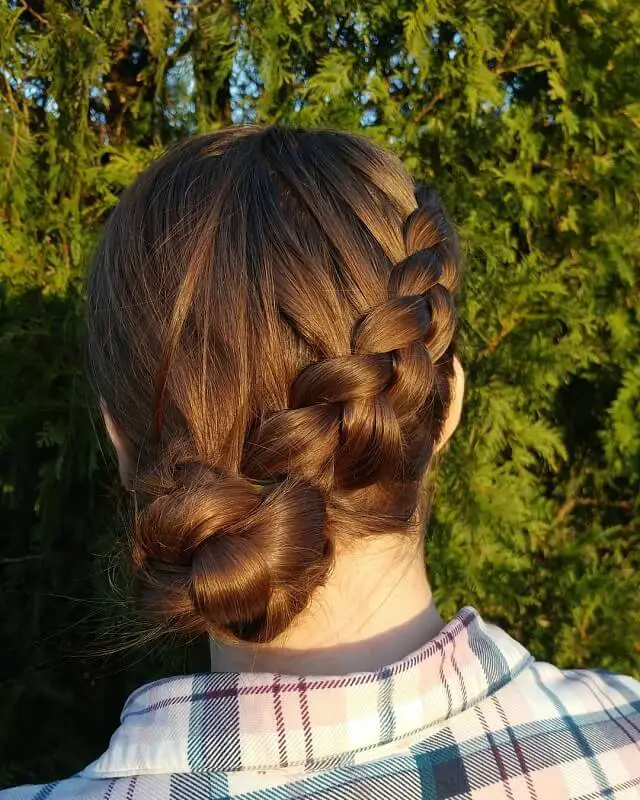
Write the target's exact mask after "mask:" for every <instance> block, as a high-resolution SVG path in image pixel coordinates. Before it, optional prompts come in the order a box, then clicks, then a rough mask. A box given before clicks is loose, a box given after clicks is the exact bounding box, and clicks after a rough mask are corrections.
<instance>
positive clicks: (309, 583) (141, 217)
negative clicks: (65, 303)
mask: <svg viewBox="0 0 640 800" xmlns="http://www.w3.org/2000/svg"><path fill="white" fill-rule="evenodd" d="M458 278H459V263H458V253H457V247H456V240H455V235H454V233H453V231H452V230H451V228H450V226H449V224H448V222H447V220H446V218H445V216H444V213H443V211H442V208H441V207H440V204H439V201H438V198H437V196H436V195H435V193H434V192H432V191H427V190H418V191H417V192H416V189H415V187H414V184H413V182H412V180H411V179H410V178H409V177H408V176H407V175H406V173H405V172H404V171H403V170H402V168H401V166H400V165H399V163H398V162H397V161H396V160H395V159H394V158H393V157H392V156H390V155H388V154H387V153H385V152H383V151H381V150H379V149H378V148H376V147H375V146H373V145H372V144H370V143H369V142H367V141H366V140H364V139H361V138H357V137H353V136H349V135H345V134H339V133H334V132H327V131H302V130H283V129H277V128H263V129H253V128H234V129H228V130H226V131H223V132H220V133H215V134H210V135H205V136H200V137H196V138H193V139H190V140H188V141H186V142H184V143H182V144H180V145H179V146H177V147H175V148H174V149H172V150H171V151H169V152H168V153H167V154H166V155H165V156H163V157H162V158H161V159H159V160H158V161H157V162H155V163H154V164H153V165H152V166H151V167H150V168H149V169H147V170H146V171H145V172H144V173H143V174H142V175H141V176H140V177H139V178H138V179H137V181H136V182H135V183H134V184H133V186H132V187H131V188H130V189H129V190H128V191H127V192H126V193H125V194H124V196H123V198H122V200H121V202H120V204H119V206H118V207H117V208H116V210H115V211H114V212H113V214H112V216H111V218H110V220H109V222H108V224H107V228H106V231H105V234H104V237H103V239H102V241H101V243H100V245H99V247H98V250H97V253H96V257H95V263H94V267H93V271H92V275H91V279H90V284H89V306H88V322H89V347H90V359H91V365H92V375H93V379H94V382H95V384H96V388H97V390H98V392H99V394H100V396H101V398H102V402H103V404H104V406H105V408H106V410H107V413H108V417H109V420H110V424H111V426H112V429H113V431H114V436H115V437H117V439H118V440H119V442H120V445H121V450H122V451H123V452H124V453H126V462H127V464H128V467H127V473H128V474H127V480H128V483H129V484H130V486H131V488H133V489H134V490H135V491H136V496H137V500H138V511H137V513H136V520H135V525H134V531H133V537H132V538H133V562H134V568H135V571H136V575H137V579H138V586H139V601H140V604H141V606H142V610H143V611H144V612H145V613H146V614H148V615H150V616H152V617H153V618H154V619H155V620H156V621H157V622H158V623H159V624H160V625H162V626H165V627H167V628H169V629H172V630H185V631H189V632H197V631H208V632H210V633H213V634H217V635H219V636H226V637H229V638H237V639H241V640H248V641H269V640H271V639H273V638H274V637H275V636H278V635H279V634H280V633H282V632H283V631H284V630H285V629H286V628H287V627H288V625H289V624H290V622H291V621H292V620H293V618H294V617H295V616H296V614H298V613H299V612H300V611H301V610H302V609H303V608H304V607H305V606H306V605H307V603H308V602H309V599H310V597H311V594H312V593H313V591H314V589H316V588H317V587H318V586H319V585H321V584H322V583H323V582H324V581H325V580H326V578H327V576H328V574H329V572H330V570H331V567H332V561H333V555H334V547H335V542H336V539H337V538H338V537H339V538H340V539H341V540H343V539H349V538H353V537H357V536H360V537H361V536H366V535H375V534H382V533H384V534H385V535H398V536H402V535H404V536H409V535H413V533H414V532H415V529H416V525H417V524H418V523H419V521H420V516H421V514H422V505H423V503H422V502H421V498H423V497H424V492H423V486H424V478H425V475H426V473H427V470H428V467H429V464H430V462H431V459H432V456H433V454H434V452H435V449H436V447H437V444H438V442H439V441H440V440H441V439H442V436H443V428H444V425H445V420H446V418H447V413H448V411H449V405H450V402H451V389H452V378H453V371H454V362H453V338H454V335H455V331H456V313H455V307H454V301H453V292H454V290H455V288H456V286H457V283H458Z"/></svg>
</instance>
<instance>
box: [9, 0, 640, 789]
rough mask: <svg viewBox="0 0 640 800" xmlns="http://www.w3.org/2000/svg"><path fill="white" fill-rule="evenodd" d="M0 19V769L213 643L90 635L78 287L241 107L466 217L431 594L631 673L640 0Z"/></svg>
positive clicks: (323, 4)
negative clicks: (125, 212)
mask: <svg viewBox="0 0 640 800" xmlns="http://www.w3.org/2000/svg"><path fill="white" fill-rule="evenodd" d="M0 31H1V37H2V39H1V44H0V67H1V68H0V91H1V99H0V104H1V105H0V172H1V174H2V181H1V188H0V364H1V380H0V513H1V525H0V586H1V590H0V619H1V620H2V641H1V643H0V652H2V658H1V660H0V670H1V672H2V688H1V695H0V753H2V757H1V766H0V785H6V784H9V783H15V782H22V781H34V780H35V781H45V780H48V779H50V778H53V777H60V776H62V775H64V774H65V773H69V772H71V771H72V770H75V769H77V768H79V767H80V766H82V765H83V764H84V763H86V762H88V761H89V760H91V759H93V758H94V757H95V756H97V755H98V753H99V751H100V750H101V749H102V748H103V747H104V746H105V745H106V743H107V740H108V736H109V733H110V732H111V730H112V729H113V727H114V726H115V725H116V723H117V716H118V713H119V709H120V706H121V703H122V702H123V700H124V699H125V696H126V694H127V692H128V691H129V690H130V689H131V688H133V686H135V685H136V684H138V683H140V682H143V681H145V680H148V679H150V678H152V677H154V676H157V675H160V674H167V673H169V672H172V671H176V670H185V669H196V668H206V660H205V657H204V655H203V653H202V652H201V651H200V650H198V648H195V649H191V650H187V651H185V650H184V649H180V648H175V647H174V648H173V649H170V650H162V651H157V650H153V651H151V652H150V651H149V650H145V649H144V648H143V649H142V650H140V649H139V650H135V651H129V652H126V653H124V654H122V655H120V656H109V657H107V656H101V657H99V658H98V657H96V656H95V654H94V655H92V652H95V649H96V646H97V645H98V646H100V645H101V644H103V643H104V641H105V640H106V641H107V642H108V641H111V640H112V638H113V634H114V631H115V633H116V635H117V631H118V621H117V613H116V612H115V611H114V609H115V605H114V604H113V601H112V600H110V599H109V598H110V594H109V592H110V590H109V587H108V580H107V578H108V577H109V572H110V570H109V564H110V561H109V559H108V558H107V556H108V554H109V552H110V551H111V549H112V543H113V539H114V538H116V537H117V534H118V530H117V528H118V526H117V524H116V523H115V522H114V520H116V519H117V515H116V513H115V510H116V503H115V498H116V481H115V470H114V465H113V463H112V461H111V459H110V456H108V455H105V451H104V450H103V449H102V445H101V443H100V433H99V432H97V431H96V429H95V428H94V423H93V421H92V420H93V419H95V408H94V403H93V400H92V398H91V397H90V395H89V392H88V389H87V387H86V384H85V380H84V377H83V351H82V284H83V274H84V271H85V268H86V263H87V261H88V258H89V256H90V251H91V247H92V243H93V241H94V237H95V235H96V232H97V231H98V230H99V228H100V226H101V224H102V223H103V221H104V219H105V217H106V215H107V214H108V212H109V209H110V208H112V207H113V205H114V204H115V203H116V202H117V198H118V195H119V193H120V191H121V190H122V188H123V187H124V186H126V185H127V184H128V183H129V182H130V181H131V180H132V179H133V178H134V177H135V175H136V174H137V173H138V172H139V171H140V170H141V169H142V168H143V167H144V165H145V164H147V163H148V162H149V161H150V160H151V159H153V158H154V157H155V156H156V155H158V154H159V153H160V152H161V151H162V149H163V147H164V146H165V145H166V144H167V143H169V142H171V141H173V140H175V139H178V138H179V137H182V136H185V135H186V134H188V133H190V132H192V131H196V130H212V129H215V128H218V127H221V126H224V125H229V124H231V123H242V122H244V121H248V120H252V121H253V120H256V121H259V122H278V123H285V124H290V123H294V124H300V125H328V126H334V127H338V128H342V129H349V130H361V131H363V132H364V133H365V134H366V135H367V136H370V137H371V138H372V139H374V140H375V141H377V142H379V143H380V144H383V145H386V146H388V147H391V148H392V149H393V150H395V151H396V152H397V153H398V154H399V155H400V156H401V157H402V159H403V160H404V162H405V163H406V165H407V167H409V168H410V169H411V170H412V171H414V172H415V173H416V174H417V175H418V176H420V177H422V178H426V179H428V180H430V181H434V182H435V183H436V184H437V185H438V186H439V188H440V190H441V192H442V194H443V195H444V197H445V200H446V202H447V204H448V206H449V208H450V211H451V213H452V215H453V217H454V219H455V220H456V221H457V223H458V224H459V226H460V229H461V232H462V236H463V239H464V242H465V247H466V250H467V256H466V260H467V266H466V290H465V296H464V298H463V314H464V330H463V339H464V341H463V353H464V362H465V365H466V369H467V372H468V380H469V392H468V402H467V411H466V416H465V420H464V424H463V426H462V429H461V430H460V432H459V434H458V435H457V437H456V439H455V441H454V443H453V445H452V447H451V449H450V452H449V453H448V455H447V457H446V459H445V461H444V463H443V465H442V468H441V470H440V489H439V494H438V497H437V501H436V508H435V513H434V519H433V521H432V525H431V529H430V536H429V543H428V551H427V558H428V562H429V564H430V569H431V575H432V578H433V581H434V584H435V588H436V593H437V599H438V602H439V603H440V605H441V607H442V609H443V611H444V612H445V613H446V614H448V615H451V614H453V613H455V610H456V608H457V607H459V606H460V605H462V604H465V603H470V604H474V605H476V606H477V607H478V608H479V609H480V610H481V612H482V613H483V614H484V615H485V616H487V617H488V618H490V619H493V620H495V621H497V622H498V623H500V624H502V625H504V626H505V627H506V628H507V629H508V630H509V631H511V632H512V633H513V634H514V635H516V636H517V637H518V638H520V639H521V640H523V641H524V642H526V643H527V644H528V645H529V646H530V647H531V649H532V650H533V652H534V653H535V654H536V655H537V656H538V657H539V658H543V659H547V660H552V661H554V662H557V663H558V664H559V665H561V666H568V665H572V666H599V667H604V668H607V669H611V670H616V671H621V672H625V673H633V674H635V675H636V676H638V675H639V674H640V645H639V642H640V607H639V605H638V598H637V590H638V585H639V582H638V571H639V568H640V555H639V549H638V541H639V527H640V526H639V524H638V507H639V502H638V486H639V482H640V336H639V333H640V319H639V315H640V311H639V309H640V302H639V300H640V290H639V283H638V267H639V257H640V240H639V229H640V228H639V224H638V223H639V197H638V175H640V88H639V85H640V80H639V79H638V78H639V76H638V64H640V5H638V3H637V2H636V0H539V1H538V0H520V1H516V0H510V1H508V0H506V1H505V2H500V3H496V2H492V1H491V0H425V1H424V2H406V1H405V0H387V2H346V0H313V2H311V0H273V2H259V1H254V0H239V1H238V2H236V0H199V2H188V0H174V2H168V0H141V1H140V2H134V1H133V0H47V1H46V2H45V1H43V0H9V1H8V2H7V0H4V2H3V3H2V5H1V8H0ZM114 534H115V536H114ZM105 619H106V621H107V623H108V626H106V627H105ZM114 626H115V627H114Z"/></svg>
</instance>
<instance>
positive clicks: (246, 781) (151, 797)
mask: <svg viewBox="0 0 640 800" xmlns="http://www.w3.org/2000/svg"><path fill="white" fill-rule="evenodd" d="M346 797H348V798H390V800H394V798H398V800H400V798H401V799H402V800H413V799H414V798H415V800H424V799H426V798H429V799H430V800H431V799H432V800H462V798H473V799H474V800H485V798H487V799H490V800H493V798H501V797H504V798H510V800H519V798H532V799H533V800H535V799H537V798H553V800H560V799H561V798H571V800H591V798H599V797H608V798H636V799H637V798H640V684H639V683H637V682H636V681H634V680H633V679H631V678H626V677H620V676H614V675H610V674H607V673H604V672H591V671H582V670H570V671H565V672H561V671H560V670H558V669H556V668H555V667H553V666H551V665H549V664H542V663H537V662H535V661H534V660H533V658H532V657H531V655H530V654H529V653H528V652H527V651H526V650H525V649H524V648H523V647H521V646H520V645H519V644H518V643H517V642H515V641H514V640H513V639H511V638H510V637H509V636H508V635H507V634H506V633H504V632H503V631H501V630H500V629H499V628H496V627H494V626H492V625H488V624H486V623H485V622H484V621H483V620H482V619H481V618H480V617H479V615H478V614H477V613H476V612H475V611H474V610H473V609H471V608H465V609H463V610H462V611H461V612H460V614H459V615H458V616H457V617H456V618H455V619H454V620H453V621H452V622H451V623H449V624H448V625H447V626H446V627H445V628H444V629H443V630H442V632H441V633H440V634H439V635H438V636H437V637H436V638H435V639H433V640H431V641H430V642H428V643H427V644H426V645H424V647H422V648H421V649H420V650H418V651H417V652H416V653H413V654H412V655H410V656H408V657H407V658H405V659H403V660H402V661H400V662H398V663H396V664H393V665H392V666H390V667H388V668H386V669H383V670H381V671H379V672H375V673H356V674H352V675H346V676H343V677H326V678H315V677H314V678H311V677H309V678H301V677H292V676H286V675H267V674H244V673H243V674H222V673H217V674H216V673H214V674H209V675H193V676H190V677H183V678H171V679H168V680H164V681H158V682H156V683H152V684H150V685H148V686H144V687H142V688H141V689H139V690H138V691H136V692H134V694H133V695H131V697H130V698H129V700H128V701H127V703H126V705H125V707H124V710H123V712H122V718H121V726H120V728H119V729H118V730H117V731H116V733H115V734H114V735H113V738H112V740H111V744H110V746H109V749H108V750H107V752H106V753H105V754H104V755H103V756H102V757H101V758H99V759H98V760H97V761H96V762H94V763H93V764H92V765H91V766H89V767H87V768H86V769H85V770H83V771H82V772H81V773H79V774H78V775H76V776H74V777H73V778H70V779H68V780H65V781H60V782H57V783H51V784H47V785H45V786H38V787H35V786H30V787H22V788H18V789H10V790H6V791H4V792H0V798H2V800H71V798H87V800H205V799H206V800H217V799H218V798H220V799H221V798H246V799H247V800H289V799H290V800H293V798H324V799H326V798H336V800H338V798H346Z"/></svg>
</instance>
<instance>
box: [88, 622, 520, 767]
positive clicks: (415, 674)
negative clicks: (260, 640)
mask: <svg viewBox="0 0 640 800" xmlns="http://www.w3.org/2000/svg"><path fill="white" fill-rule="evenodd" d="M532 660H533V659H532V657H531V656H530V654H529V653H528V652H527V651H526V650H525V649H524V648H523V647H522V646H521V645H519V644H518V643H517V642H515V641H514V640H513V639H511V637H509V636H508V635H507V634H506V633H505V632H504V631H502V630H500V629H499V628H496V627H495V626H493V625H489V624H487V623H485V622H484V621H483V620H482V618H481V617H480V616H479V615H478V613H477V612H476V611H475V610H474V609H472V608H468V607H467V608H464V609H462V611H461V612H460V613H459V614H458V615H457V616H456V617H455V618H454V619H453V620H452V621H451V622H450V623H449V624H447V625H446V626H445V627H444V628H443V629H442V631H441V632H440V633H439V634H438V636H436V637H435V638H434V639H432V640H430V641H429V642H427V643H426V644H425V645H424V646H423V647H421V648H420V649H419V650H417V651H416V652H414V653H412V654H411V655H408V656H407V657H406V658H404V659H402V660H401V661H398V662H397V663H395V664H392V665H390V666H389V667H386V668H384V669H382V670H378V671H376V672H361V673H353V674H350V675H344V676H339V677H331V676H326V677H306V678H304V677H300V676H292V675H278V674H271V673H210V674H199V675H191V676H186V677H178V678H169V679H166V680H161V681H156V682H155V683H151V684H148V685H146V686H143V687H142V688H140V689H138V690H137V691H135V692H134V693H133V694H132V695H131V696H130V697H129V699H128V700H127V702H126V704H125V706H124V709H123V711H122V715H121V725H120V727H119V728H118V730H117V731H116V732H115V733H114V735H113V737H112V739H111V743H110V745H109V748H108V750H107V752H106V753H105V754H104V755H103V756H102V757H101V758H99V759H98V760H97V761H96V762H94V763H93V764H92V765H91V766H90V767H88V768H87V769H86V770H84V771H83V773H81V774H83V775H84V776H86V777H95V778H98V777H121V776H127V775H143V774H158V773H165V774H166V773H185V772H186V773H188V772H199V773H203V772H218V773H220V772H222V773H228V772H239V771H243V770H248V771H255V770H282V769H290V770H294V771H311V770H316V769H319V768H322V767H325V766H330V765H338V764H348V763H355V761H358V762H362V761H367V760H372V759H374V758H380V757H382V756H383V755H387V754H390V753H393V752H394V751H400V750H401V749H402V748H406V746H407V745H408V744H411V743H412V742H413V741H419V740H420V739H421V738H424V736H425V735H426V734H427V732H428V731H429V730H430V729H433V728H434V727H435V726H437V725H439V724H441V723H442V722H443V721H445V720H447V719H449V718H451V717H453V716H454V715H456V714H459V713H461V712H462V711H464V710H465V709H467V708H469V707H471V706H473V705H475V704H476V703H478V702H479V701H480V700H482V699H483V698H485V697H487V696H488V695H490V694H492V693H494V692H495V691H497V690H498V689H499V688H501V687H502V686H504V685H505V684H506V683H508V682H509V681H511V680H513V679H514V678H515V677H516V676H517V675H518V674H519V673H520V672H521V671H522V670H523V669H524V668H525V667H527V666H528V665H529V664H530V663H531V661H532Z"/></svg>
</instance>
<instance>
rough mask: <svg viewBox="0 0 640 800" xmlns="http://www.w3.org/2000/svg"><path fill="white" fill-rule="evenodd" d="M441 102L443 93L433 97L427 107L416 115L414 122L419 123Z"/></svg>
mask: <svg viewBox="0 0 640 800" xmlns="http://www.w3.org/2000/svg"><path fill="white" fill-rule="evenodd" d="M441 100H444V92H438V94H436V95H434V96H433V97H432V98H431V100H430V101H429V102H428V103H427V105H426V106H425V107H424V108H421V109H420V111H419V112H418V113H417V114H416V116H415V117H414V121H415V122H420V121H421V120H422V119H423V118H424V117H425V116H426V115H427V114H429V113H430V112H431V111H433V109H434V108H435V107H436V106H437V105H438V103H439V102H440V101H441Z"/></svg>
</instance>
